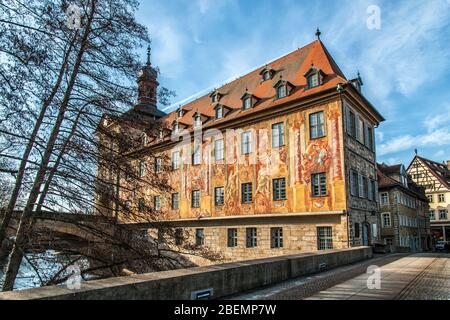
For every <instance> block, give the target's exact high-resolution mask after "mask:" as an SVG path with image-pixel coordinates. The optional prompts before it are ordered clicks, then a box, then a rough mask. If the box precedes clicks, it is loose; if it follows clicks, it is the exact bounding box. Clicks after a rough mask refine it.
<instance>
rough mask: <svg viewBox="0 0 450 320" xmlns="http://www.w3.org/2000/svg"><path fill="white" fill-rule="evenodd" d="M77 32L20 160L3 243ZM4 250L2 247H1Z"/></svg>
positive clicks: (0, 233) (2, 230) (1, 227)
mask: <svg viewBox="0 0 450 320" xmlns="http://www.w3.org/2000/svg"><path fill="white" fill-rule="evenodd" d="M77 33H78V31H77V32H76V33H75V36H74V37H73V39H72V41H71V42H70V43H69V47H68V49H67V51H66V53H65V56H64V59H63V64H62V65H61V69H60V70H59V74H58V78H57V80H56V83H55V85H54V86H53V88H52V91H51V92H50V95H49V96H48V98H47V99H46V100H45V101H44V103H43V104H42V108H41V110H40V112H39V116H38V118H37V119H36V123H35V125H34V128H33V131H32V133H31V136H30V139H29V140H28V143H27V145H26V147H25V151H24V153H23V155H22V158H21V160H20V165H19V170H18V172H17V177H16V181H15V184H14V188H13V190H12V193H11V197H10V199H9V202H8V206H7V207H6V210H5V212H4V216H3V220H2V223H1V225H0V243H3V241H4V240H5V238H6V232H7V229H8V226H9V223H10V221H11V218H12V215H13V212H14V208H15V206H16V203H17V199H18V197H19V194H20V189H21V187H22V182H23V177H24V175H25V170H26V166H27V162H28V158H29V156H30V154H31V151H32V149H33V146H34V142H35V140H36V137H37V134H38V132H39V129H40V127H41V125H42V122H43V120H44V117H45V113H46V112H47V109H48V107H49V106H50V104H51V103H52V101H53V99H54V97H55V95H56V93H57V92H58V90H59V88H60V86H61V83H62V80H63V78H64V73H65V71H66V68H67V65H68V63H69V57H70V52H71V51H72V48H73V46H74V44H75V40H76V37H77ZM0 250H2V249H0ZM3 254H5V253H4V252H3ZM1 255H2V252H1V251H0V256H1Z"/></svg>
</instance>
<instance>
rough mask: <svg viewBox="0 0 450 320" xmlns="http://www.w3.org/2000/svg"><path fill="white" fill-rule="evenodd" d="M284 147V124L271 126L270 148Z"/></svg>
mask: <svg viewBox="0 0 450 320" xmlns="http://www.w3.org/2000/svg"><path fill="white" fill-rule="evenodd" d="M281 146H284V123H276V124H273V125H272V148H279V147H281Z"/></svg>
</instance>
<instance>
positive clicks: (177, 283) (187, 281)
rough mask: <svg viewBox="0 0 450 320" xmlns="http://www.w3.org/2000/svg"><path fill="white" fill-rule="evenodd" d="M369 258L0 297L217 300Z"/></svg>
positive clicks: (356, 255) (289, 262)
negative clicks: (203, 298) (201, 298)
mask: <svg viewBox="0 0 450 320" xmlns="http://www.w3.org/2000/svg"><path fill="white" fill-rule="evenodd" d="M371 257H372V249H371V248H370V247H358V248H351V249H344V250H330V251H323V252H315V253H305V254H299V255H293V256H283V257H276V258H268V259H260V260H253V261H245V262H239V263H228V264H221V265H215V266H209V267H196V268H190V269H180V270H173V271H164V272H155V273H149V274H140V275H134V276H126V277H119V278H108V279H102V280H93V281H87V282H83V283H82V284H81V288H80V289H78V290H77V289H75V290H70V289H69V288H66V287H64V286H54V287H43V288H36V289H30V290H23V291H14V292H4V293H0V300H14V299H20V300H34V299H45V300H58V299H76V300H92V299H99V300H100V299H113V300H115V299H142V300H179V299H188V300H189V299H198V298H200V297H207V298H221V297H226V296H229V295H232V294H236V293H240V292H244V291H248V290H252V289H256V288H259V287H263V286H267V285H272V284H276V283H279V282H282V281H285V280H288V279H291V278H295V277H299V276H304V275H308V274H313V273H317V272H320V271H323V270H327V269H331V268H335V267H338V266H342V265H346V264H350V263H354V262H357V261H361V260H364V259H368V258H371Z"/></svg>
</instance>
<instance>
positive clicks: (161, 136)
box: [158, 129, 164, 140]
mask: <svg viewBox="0 0 450 320" xmlns="http://www.w3.org/2000/svg"><path fill="white" fill-rule="evenodd" d="M158 137H159V139H160V140H162V139H163V138H164V131H163V130H162V129H161V130H159V136H158Z"/></svg>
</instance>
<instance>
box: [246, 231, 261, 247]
mask: <svg viewBox="0 0 450 320" xmlns="http://www.w3.org/2000/svg"><path fill="white" fill-rule="evenodd" d="M246 234H247V241H246V245H247V248H254V247H256V246H257V245H258V242H257V231H256V228H247V229H246Z"/></svg>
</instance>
